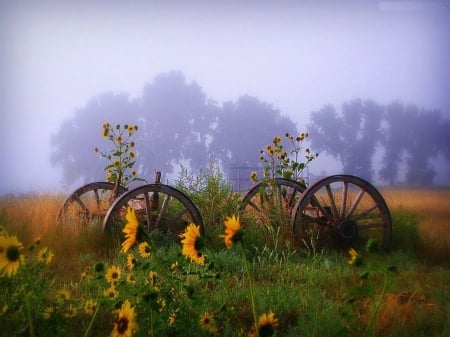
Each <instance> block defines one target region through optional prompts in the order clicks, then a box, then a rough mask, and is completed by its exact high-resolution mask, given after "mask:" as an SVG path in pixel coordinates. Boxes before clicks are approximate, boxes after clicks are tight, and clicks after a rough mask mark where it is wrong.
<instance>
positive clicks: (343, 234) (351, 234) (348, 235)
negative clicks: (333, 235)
mask: <svg viewBox="0 0 450 337" xmlns="http://www.w3.org/2000/svg"><path fill="white" fill-rule="evenodd" d="M338 231H339V237H340V238H341V239H343V240H344V241H352V240H353V239H354V238H356V237H357V236H358V225H357V224H356V222H354V221H352V220H345V221H343V222H342V223H341V224H340V225H339V227H338Z"/></svg>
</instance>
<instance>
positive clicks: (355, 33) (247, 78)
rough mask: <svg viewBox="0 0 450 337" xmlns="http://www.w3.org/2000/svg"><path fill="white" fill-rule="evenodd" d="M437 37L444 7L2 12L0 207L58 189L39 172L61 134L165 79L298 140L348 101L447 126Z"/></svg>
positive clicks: (449, 18) (344, 4)
mask: <svg viewBox="0 0 450 337" xmlns="http://www.w3.org/2000/svg"><path fill="white" fill-rule="evenodd" d="M449 32H450V4H449V2H448V1H446V0H442V1H438V0H436V1H434V0H429V1H302V2H301V1H221V0H217V1H200V0H199V1H194V0H192V1H191V0H185V1H170V0H168V1H132V2H131V1H129V2H128V1H127V2H126V1H95V0H93V1H39V2H30V1H9V2H7V1H2V2H1V3H0V45H1V53H0V55H1V56H0V71H1V72H0V73H1V79H0V87H1V94H0V111H1V117H0V125H1V129H2V142H0V151H1V152H0V153H1V154H2V160H1V167H0V195H1V194H4V193H9V192H12V193H21V192H28V191H38V192H48V191H60V190H62V189H63V186H62V184H61V172H60V171H59V170H58V169H55V168H54V167H52V166H51V165H50V163H49V155H50V139H51V137H52V135H53V134H55V133H56V132H57V131H58V129H59V127H60V125H61V123H62V122H63V121H64V120H67V119H70V118H71V117H73V116H74V113H75V112H76V110H77V109H79V108H81V107H83V106H84V105H85V104H86V103H87V102H88V101H89V99H90V98H92V97H94V96H96V95H98V94H101V93H103V92H109V91H113V92H125V93H129V94H130V95H131V96H139V95H140V94H141V91H142V89H143V87H144V85H145V83H148V82H151V81H152V80H153V78H154V77H155V76H157V75H158V74H160V73H162V72H167V71H171V70H179V71H181V72H182V73H183V74H184V75H185V76H186V78H187V79H188V81H195V82H197V83H198V85H199V86H200V87H201V88H202V89H203V90H204V91H205V93H206V95H207V96H208V97H210V98H211V99H213V100H215V101H217V102H219V103H221V102H226V101H234V100H236V99H237V98H238V97H239V96H241V95H245V94H248V95H252V96H255V97H258V98H259V99H260V100H262V101H264V102H267V103H269V104H272V105H273V106H274V107H276V108H277V109H279V110H280V111H281V112H282V114H284V115H287V116H289V117H290V118H291V119H292V120H293V121H295V122H296V123H297V126H298V128H299V130H304V128H305V127H306V124H307V123H308V121H309V116H310V113H311V111H314V110H318V109H320V108H321V107H322V106H324V105H325V104H333V105H335V106H336V107H337V108H339V107H340V106H341V105H342V104H343V103H345V102H347V101H349V100H352V99H355V98H362V99H372V100H374V101H375V102H377V103H379V104H388V103H390V102H393V101H396V100H398V101H401V102H404V103H412V104H416V105H417V106H419V107H423V108H425V109H429V110H439V111H440V112H441V114H442V115H443V116H445V118H450V94H449V93H450V76H449V75H450V74H449V70H448V60H450V39H449ZM100 127H101V126H99V128H100ZM99 134H100V133H99ZM262 145H263V144H262ZM93 146H94V144H93ZM256 155H257V154H256ZM314 165H317V166H316V167H315V169H316V170H317V171H320V170H321V169H322V168H321V167H320V162H318V163H317V164H316V163H315V164H314ZM330 173H332V172H330ZM448 173H449V172H448V169H447V171H445V170H444V171H441V172H439V174H441V176H442V175H446V174H448Z"/></svg>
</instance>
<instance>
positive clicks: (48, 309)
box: [42, 307, 55, 319]
mask: <svg viewBox="0 0 450 337" xmlns="http://www.w3.org/2000/svg"><path fill="white" fill-rule="evenodd" d="M54 312H55V308H54V307H46V308H45V309H44V312H43V313H42V318H44V319H50V318H51V317H52V315H53V313H54Z"/></svg>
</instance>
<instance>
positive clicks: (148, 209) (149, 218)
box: [144, 193, 152, 230]
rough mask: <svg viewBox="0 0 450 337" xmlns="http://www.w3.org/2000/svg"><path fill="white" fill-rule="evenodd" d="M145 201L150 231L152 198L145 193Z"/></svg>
mask: <svg viewBox="0 0 450 337" xmlns="http://www.w3.org/2000/svg"><path fill="white" fill-rule="evenodd" d="M144 201H145V217H146V220H147V229H148V230H149V229H150V228H151V227H152V217H151V214H152V213H151V212H152V210H151V208H150V197H149V196H148V193H144Z"/></svg>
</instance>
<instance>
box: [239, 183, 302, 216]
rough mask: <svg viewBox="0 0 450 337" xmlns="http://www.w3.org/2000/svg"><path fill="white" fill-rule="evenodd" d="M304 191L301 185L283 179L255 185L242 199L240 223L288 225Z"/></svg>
mask: <svg viewBox="0 0 450 337" xmlns="http://www.w3.org/2000/svg"><path fill="white" fill-rule="evenodd" d="M305 189H306V187H305V186H304V185H303V184H300V183H298V182H296V181H294V180H290V179H285V178H275V179H273V180H270V181H263V182H260V183H258V184H256V185H255V186H253V188H251V189H250V190H249V191H248V192H247V194H246V195H245V196H244V198H243V199H242V203H241V208H240V216H241V222H242V223H243V225H245V224H246V223H256V224H260V223H264V222H265V223H267V222H268V223H270V224H279V225H280V224H289V223H290V219H291V217H292V214H293V213H292V212H293V210H294V207H295V204H296V202H297V201H298V200H299V199H300V197H301V195H302V193H303V191H304V190H305Z"/></svg>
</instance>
